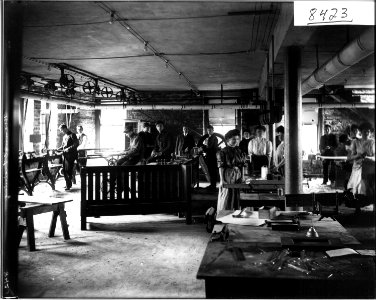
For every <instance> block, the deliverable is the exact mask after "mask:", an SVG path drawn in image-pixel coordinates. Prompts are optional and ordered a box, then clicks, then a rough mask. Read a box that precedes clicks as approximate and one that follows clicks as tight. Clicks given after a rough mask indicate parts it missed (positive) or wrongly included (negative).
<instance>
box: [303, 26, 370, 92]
mask: <svg viewBox="0 0 376 300" xmlns="http://www.w3.org/2000/svg"><path fill="white" fill-rule="evenodd" d="M374 48H375V42H374V28H373V27H372V28H370V29H369V30H367V31H366V32H364V33H363V34H362V35H360V36H359V37H358V38H357V39H355V40H353V41H351V42H350V43H348V44H347V45H346V46H345V47H344V48H343V49H342V50H341V51H339V52H338V53H337V54H336V55H335V56H334V57H333V58H331V59H330V60H329V61H327V62H326V63H325V64H323V65H322V66H321V67H320V68H318V69H317V70H316V71H314V72H313V73H312V74H311V75H310V76H308V78H306V79H305V80H304V81H303V82H302V95H304V94H307V93H308V92H310V91H311V90H313V89H317V88H319V87H320V86H322V85H323V84H324V83H325V82H327V81H328V80H329V79H331V78H333V77H335V76H337V75H338V74H340V73H342V72H343V71H344V70H346V69H347V68H349V67H351V66H353V65H354V64H356V63H357V62H359V61H361V60H362V59H364V58H366V57H367V56H369V55H370V54H372V53H373V52H374Z"/></svg>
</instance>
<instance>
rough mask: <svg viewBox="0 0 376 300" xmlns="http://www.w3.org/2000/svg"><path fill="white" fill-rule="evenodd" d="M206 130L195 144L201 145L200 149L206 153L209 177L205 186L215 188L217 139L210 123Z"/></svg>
mask: <svg viewBox="0 0 376 300" xmlns="http://www.w3.org/2000/svg"><path fill="white" fill-rule="evenodd" d="M206 130H207V134H205V135H203V136H202V137H201V138H200V141H199V143H198V144H197V146H198V147H201V149H202V150H203V151H204V152H205V153H206V164H207V166H208V171H209V177H210V185H209V186H208V187H207V189H212V190H215V189H216V185H217V178H218V167H217V151H218V150H219V147H218V139H217V136H216V135H215V134H214V127H213V126H212V125H208V127H207V129H206ZM205 144H206V145H205Z"/></svg>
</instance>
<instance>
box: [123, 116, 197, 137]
mask: <svg viewBox="0 0 376 300" xmlns="http://www.w3.org/2000/svg"><path fill="white" fill-rule="evenodd" d="M127 113H128V116H127V119H131V120H139V121H141V122H150V123H151V124H152V130H153V133H154V134H157V131H156V129H155V125H154V124H155V122H156V121H158V120H162V121H164V123H165V127H166V129H167V130H168V131H169V132H170V133H171V134H172V135H173V137H174V139H176V137H177V136H178V135H179V134H180V133H182V127H183V126H187V127H188V128H189V129H190V132H191V133H192V135H193V136H194V138H195V140H196V141H197V140H198V139H199V138H200V137H201V134H202V130H203V128H202V126H203V124H202V123H203V117H202V115H203V112H202V110H181V111H177V110H174V111H172V110H163V111H159V110H142V111H139V110H133V111H128V112H127Z"/></svg>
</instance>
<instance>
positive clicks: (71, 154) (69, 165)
mask: <svg viewBox="0 0 376 300" xmlns="http://www.w3.org/2000/svg"><path fill="white" fill-rule="evenodd" d="M59 130H60V132H61V133H63V134H64V135H63V140H62V143H61V146H60V147H59V148H57V149H56V150H57V151H62V153H63V174H64V179H65V187H64V189H65V190H66V191H69V190H70V189H71V188H72V184H73V183H76V180H75V177H74V176H73V174H74V162H75V161H76V160H78V153H79V151H80V150H82V149H85V147H86V144H87V136H86V134H85V133H84V132H83V127H82V126H77V134H75V133H73V132H72V131H70V130H69V129H68V127H67V125H65V124H61V125H60V126H59ZM82 151H85V150H82Z"/></svg>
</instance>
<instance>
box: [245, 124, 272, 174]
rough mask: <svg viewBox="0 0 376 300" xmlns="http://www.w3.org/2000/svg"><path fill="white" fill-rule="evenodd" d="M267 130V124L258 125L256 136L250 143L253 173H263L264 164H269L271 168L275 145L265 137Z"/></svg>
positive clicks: (249, 150) (249, 152)
mask: <svg viewBox="0 0 376 300" xmlns="http://www.w3.org/2000/svg"><path fill="white" fill-rule="evenodd" d="M265 132H266V128H265V126H262V125H259V126H257V127H256V136H255V138H254V139H252V140H251V141H250V142H249V144H248V154H249V158H250V163H251V168H250V169H251V170H250V171H251V173H254V172H257V173H259V172H260V173H261V167H262V166H267V167H268V168H270V161H271V158H272V151H273V146H272V142H271V141H268V140H267V139H266V138H265V137H264V135H265Z"/></svg>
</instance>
